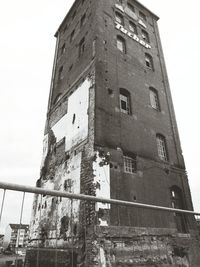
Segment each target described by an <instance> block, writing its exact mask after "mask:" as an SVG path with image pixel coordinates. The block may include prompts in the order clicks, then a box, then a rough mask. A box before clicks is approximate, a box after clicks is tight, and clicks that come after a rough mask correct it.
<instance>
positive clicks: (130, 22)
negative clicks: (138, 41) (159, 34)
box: [129, 20, 138, 34]
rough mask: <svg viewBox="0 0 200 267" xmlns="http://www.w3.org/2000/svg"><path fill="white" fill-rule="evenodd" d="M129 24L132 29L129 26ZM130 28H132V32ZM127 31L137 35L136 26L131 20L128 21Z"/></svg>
mask: <svg viewBox="0 0 200 267" xmlns="http://www.w3.org/2000/svg"><path fill="white" fill-rule="evenodd" d="M131 24H132V26H133V27H132V26H131ZM131 28H134V31H133V30H132V29H131ZM129 30H130V31H131V32H133V33H135V34H138V31H137V25H136V24H135V23H134V22H133V21H131V20H129Z"/></svg>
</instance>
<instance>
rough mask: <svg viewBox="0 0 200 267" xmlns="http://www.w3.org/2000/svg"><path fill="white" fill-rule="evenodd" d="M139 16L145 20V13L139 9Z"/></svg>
mask: <svg viewBox="0 0 200 267" xmlns="http://www.w3.org/2000/svg"><path fill="white" fill-rule="evenodd" d="M139 16H140V18H141V19H143V20H147V17H146V15H145V14H144V13H143V12H141V11H139Z"/></svg>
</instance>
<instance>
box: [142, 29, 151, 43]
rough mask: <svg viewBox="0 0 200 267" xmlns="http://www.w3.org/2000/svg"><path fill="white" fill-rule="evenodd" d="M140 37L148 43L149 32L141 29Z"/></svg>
mask: <svg viewBox="0 0 200 267" xmlns="http://www.w3.org/2000/svg"><path fill="white" fill-rule="evenodd" d="M142 39H143V40H144V41H145V42H147V43H150V40H149V34H148V32H146V31H145V30H142Z"/></svg>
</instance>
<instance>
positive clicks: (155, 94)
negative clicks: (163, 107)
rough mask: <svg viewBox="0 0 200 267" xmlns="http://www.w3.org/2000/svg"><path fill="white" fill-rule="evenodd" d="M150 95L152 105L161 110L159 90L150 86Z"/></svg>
mask: <svg viewBox="0 0 200 267" xmlns="http://www.w3.org/2000/svg"><path fill="white" fill-rule="evenodd" d="M149 96H150V104H151V107H152V108H154V109H156V110H158V111H160V103H159V97H158V92H157V90H156V89H154V88H152V87H150V88H149Z"/></svg>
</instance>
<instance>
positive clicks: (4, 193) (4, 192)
mask: <svg viewBox="0 0 200 267" xmlns="http://www.w3.org/2000/svg"><path fill="white" fill-rule="evenodd" d="M5 195H6V189H4V191H3V198H2V202H1V212H0V224H1V218H2V214H3V207H4V201H5Z"/></svg>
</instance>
